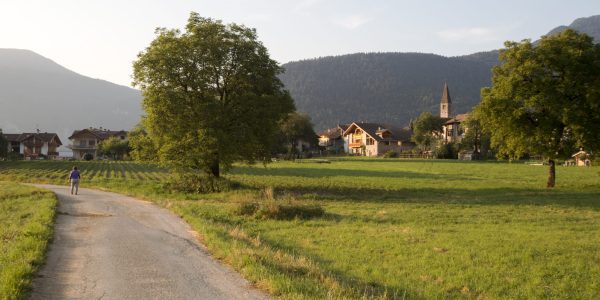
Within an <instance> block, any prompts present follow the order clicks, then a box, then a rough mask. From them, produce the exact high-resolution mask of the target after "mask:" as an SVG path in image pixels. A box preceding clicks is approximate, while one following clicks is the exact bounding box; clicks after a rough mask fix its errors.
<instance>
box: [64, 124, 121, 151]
mask: <svg viewBox="0 0 600 300" xmlns="http://www.w3.org/2000/svg"><path fill="white" fill-rule="evenodd" d="M110 137H115V138H118V139H120V140H127V131H124V130H120V131H111V130H108V129H103V128H102V127H100V128H92V127H90V128H87V129H83V130H75V131H73V134H71V136H70V137H69V140H71V145H69V148H71V150H73V158H75V159H94V158H96V157H97V156H98V144H99V143H100V142H101V141H104V140H106V139H108V138H110Z"/></svg>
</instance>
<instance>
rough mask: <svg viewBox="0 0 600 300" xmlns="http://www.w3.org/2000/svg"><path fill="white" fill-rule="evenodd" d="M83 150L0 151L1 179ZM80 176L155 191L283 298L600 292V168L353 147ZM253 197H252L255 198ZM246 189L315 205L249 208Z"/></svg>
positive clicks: (39, 176)
mask: <svg viewBox="0 0 600 300" xmlns="http://www.w3.org/2000/svg"><path fill="white" fill-rule="evenodd" d="M72 164H73V163H72V162H51V161H48V162H46V161H40V162H27V161H22V162H0V180H6V181H18V182H48V183H55V184H66V177H67V174H68V170H69V169H70V167H71V166H72ZM77 165H78V166H79V167H80V168H81V169H82V183H81V185H82V187H95V188H101V189H107V190H113V191H117V192H122V193H126V194H129V195H133V196H137V197H141V198H145V199H148V200H152V201H154V202H156V203H157V204H159V205H163V206H165V207H167V208H169V209H171V210H173V211H174V212H176V213H177V214H179V215H181V216H182V217H183V218H184V219H185V220H186V221H187V222H188V223H189V224H191V225H192V227H193V228H194V229H195V230H196V231H198V233H199V238H200V239H201V240H202V242H203V243H204V244H205V245H206V246H207V248H208V249H209V251H211V253H212V254H213V255H214V256H215V257H217V258H219V259H221V260H222V261H224V262H226V263H228V264H230V265H231V266H233V267H234V268H235V269H237V270H238V271H239V272H241V273H242V274H243V275H244V276H245V277H246V278H248V279H249V280H251V281H252V282H254V283H255V285H256V286H257V287H259V288H261V289H264V290H267V291H269V292H270V293H272V294H273V295H275V296H277V297H280V298H284V299H315V298H333V299H356V298H364V299H404V298H408V299H447V298H459V299H460V298H467V299H540V298H552V299H598V298H600V280H599V279H598V278H600V168H598V167H591V168H580V167H557V187H556V188H555V189H552V190H549V189H546V188H545V182H546V179H547V174H548V168H547V167H546V166H535V165H527V164H524V163H502V162H458V161H443V160H400V159H390V160H385V159H358V158H347V159H338V160H332V161H331V162H330V163H319V161H318V160H307V161H302V162H276V163H272V164H270V165H268V166H266V167H265V166H262V165H257V166H245V165H238V166H236V167H235V168H233V169H232V170H231V171H230V173H229V174H228V175H227V176H226V177H227V178H228V179H230V180H232V181H234V182H237V183H239V185H240V186H241V188H240V189H237V190H234V191H230V192H224V193H218V194H209V195H191V194H181V193H171V192H169V191H167V190H165V189H164V188H163V184H162V183H163V182H164V180H165V179H166V177H167V174H166V172H165V170H163V169H161V168H158V167H156V166H153V165H149V164H138V163H133V162H77ZM249 199H250V200H249ZM248 201H253V202H261V201H262V202H269V201H270V202H281V203H288V202H290V203H291V202H293V203H303V204H307V205H313V206H320V207H322V208H323V209H324V210H325V214H324V215H321V216H316V217H312V218H311V217H310V216H308V217H305V218H302V217H296V218H291V219H290V218H282V219H277V218H275V219H273V218H264V217H261V216H260V215H245V214H240V213H239V211H240V207H242V206H243V205H244V204H245V203H248Z"/></svg>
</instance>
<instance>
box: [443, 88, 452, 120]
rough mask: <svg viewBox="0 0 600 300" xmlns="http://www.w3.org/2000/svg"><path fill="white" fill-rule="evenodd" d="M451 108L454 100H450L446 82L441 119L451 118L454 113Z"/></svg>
mask: <svg viewBox="0 0 600 300" xmlns="http://www.w3.org/2000/svg"><path fill="white" fill-rule="evenodd" d="M451 107H452V99H451V98H450V90H449V89H448V83H447V82H444V90H443V91H442V98H441V99H440V117H441V118H449V117H450V115H451V113H452V110H451Z"/></svg>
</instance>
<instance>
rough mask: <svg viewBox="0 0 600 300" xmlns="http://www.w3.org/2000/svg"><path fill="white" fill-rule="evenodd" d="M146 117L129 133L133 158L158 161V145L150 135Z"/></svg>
mask: <svg viewBox="0 0 600 300" xmlns="http://www.w3.org/2000/svg"><path fill="white" fill-rule="evenodd" d="M144 121H145V119H142V121H141V122H140V123H139V124H137V125H136V126H135V127H134V128H133V129H132V130H131V131H130V132H129V134H128V135H127V137H128V139H129V145H130V147H131V151H130V155H131V158H133V159H134V160H138V161H157V160H158V156H157V152H158V150H157V147H156V145H155V144H154V141H153V140H152V139H151V138H150V137H149V136H148V132H147V131H146V128H145V127H144Z"/></svg>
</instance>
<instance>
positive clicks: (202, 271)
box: [31, 185, 268, 299]
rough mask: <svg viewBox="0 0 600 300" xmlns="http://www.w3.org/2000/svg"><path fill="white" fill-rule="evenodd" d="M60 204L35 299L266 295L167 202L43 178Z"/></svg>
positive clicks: (223, 297) (252, 296)
mask: <svg viewBox="0 0 600 300" xmlns="http://www.w3.org/2000/svg"><path fill="white" fill-rule="evenodd" d="M36 186H39V187H43V188H47V189H50V190H52V191H54V192H55V193H56V194H57V195H58V199H59V206H58V214H57V219H56V225H55V234H54V241H53V243H52V245H51V246H50V251H49V253H48V257H47V260H46V264H45V265H44V267H43V268H42V270H41V272H40V273H39V274H38V277H37V278H36V279H35V280H34V282H33V291H32V294H31V296H32V299H267V298H268V296H266V295H265V294H263V293H261V292H258V291H256V290H254V289H252V288H251V287H250V286H249V283H248V282H247V281H245V280H244V279H243V278H241V277H240V275H239V274H237V273H235V272H233V271H231V270H230V269H229V268H228V267H225V266H223V265H221V264H220V263H219V262H217V261H215V260H214V259H213V258H211V256H210V255H209V254H208V253H207V252H206V251H205V250H204V249H203V248H202V246H201V245H200V244H199V243H198V242H197V241H196V239H195V238H194V236H193V234H192V232H191V229H190V227H189V226H188V225H187V224H186V223H185V222H183V220H181V219H180V218H179V217H177V216H175V215H174V214H172V213H171V212H169V211H168V210H166V209H163V208H159V207H157V206H154V205H152V204H150V203H148V202H144V201H140V200H136V199H133V198H130V197H126V196H123V195H119V194H115V193H108V192H101V191H96V190H89V189H80V193H79V195H77V196H71V195H70V194H69V191H68V190H67V187H64V186H53V185H36Z"/></svg>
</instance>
